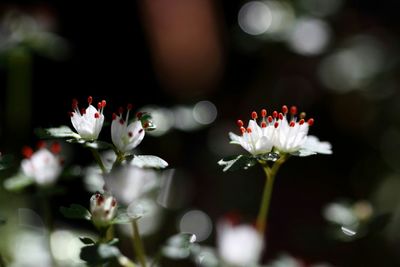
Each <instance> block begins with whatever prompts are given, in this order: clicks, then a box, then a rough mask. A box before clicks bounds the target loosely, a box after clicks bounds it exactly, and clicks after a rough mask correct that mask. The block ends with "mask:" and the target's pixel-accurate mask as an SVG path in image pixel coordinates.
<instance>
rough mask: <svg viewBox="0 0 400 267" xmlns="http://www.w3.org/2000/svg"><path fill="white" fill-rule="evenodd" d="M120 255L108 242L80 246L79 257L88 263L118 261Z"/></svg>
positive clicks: (97, 263) (96, 263)
mask: <svg viewBox="0 0 400 267" xmlns="http://www.w3.org/2000/svg"><path fill="white" fill-rule="evenodd" d="M120 257H122V254H121V252H120V251H119V249H118V248H117V247H115V246H113V245H110V244H95V245H89V246H85V247H82V248H81V253H80V258H81V260H83V261H85V262H87V263H88V264H89V265H91V266H92V265H99V264H104V263H107V262H111V261H118V259H119V258H120Z"/></svg>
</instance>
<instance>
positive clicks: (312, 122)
mask: <svg viewBox="0 0 400 267" xmlns="http://www.w3.org/2000/svg"><path fill="white" fill-rule="evenodd" d="M307 123H308V125H310V126H312V125H313V124H314V119H313V118H311V119H308V121H307Z"/></svg>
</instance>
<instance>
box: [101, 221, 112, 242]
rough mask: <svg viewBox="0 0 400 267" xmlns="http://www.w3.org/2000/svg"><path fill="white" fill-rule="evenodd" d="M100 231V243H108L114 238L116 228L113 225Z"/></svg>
mask: <svg viewBox="0 0 400 267" xmlns="http://www.w3.org/2000/svg"><path fill="white" fill-rule="evenodd" d="M99 231H100V240H99V242H100V243H107V242H108V241H111V240H112V239H113V238H114V227H113V225H110V226H108V227H107V228H102V229H99Z"/></svg>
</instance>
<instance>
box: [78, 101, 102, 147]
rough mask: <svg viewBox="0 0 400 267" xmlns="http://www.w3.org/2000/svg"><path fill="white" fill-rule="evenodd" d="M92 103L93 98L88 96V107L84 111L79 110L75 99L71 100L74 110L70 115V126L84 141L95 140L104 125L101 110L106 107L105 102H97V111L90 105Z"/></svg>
mask: <svg viewBox="0 0 400 267" xmlns="http://www.w3.org/2000/svg"><path fill="white" fill-rule="evenodd" d="M92 101H93V98H92V97H91V96H89V97H88V103H89V106H88V107H87V108H86V109H81V110H79V108H78V101H77V100H76V99H74V100H72V109H73V110H74V111H73V112H71V113H70V115H71V122H72V125H73V126H74V128H75V130H76V131H77V132H78V134H79V135H80V136H81V138H83V139H86V140H96V139H97V138H98V137H99V134H100V131H101V128H102V127H103V123H104V115H103V110H104V107H105V106H106V101H105V100H102V101H101V102H99V103H98V104H97V109H96V108H95V107H94V106H93V105H92Z"/></svg>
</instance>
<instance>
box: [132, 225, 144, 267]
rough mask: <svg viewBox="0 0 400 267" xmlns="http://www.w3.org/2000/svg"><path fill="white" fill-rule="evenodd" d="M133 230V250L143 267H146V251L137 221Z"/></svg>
mask: <svg viewBox="0 0 400 267" xmlns="http://www.w3.org/2000/svg"><path fill="white" fill-rule="evenodd" d="M132 230H133V248H134V252H135V254H136V257H137V259H138V261H139V262H140V265H141V267H146V266H147V263H146V254H145V251H144V246H143V241H142V239H141V237H140V234H139V227H138V224H137V221H136V220H133V221H132Z"/></svg>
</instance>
